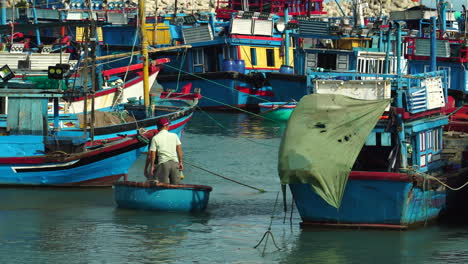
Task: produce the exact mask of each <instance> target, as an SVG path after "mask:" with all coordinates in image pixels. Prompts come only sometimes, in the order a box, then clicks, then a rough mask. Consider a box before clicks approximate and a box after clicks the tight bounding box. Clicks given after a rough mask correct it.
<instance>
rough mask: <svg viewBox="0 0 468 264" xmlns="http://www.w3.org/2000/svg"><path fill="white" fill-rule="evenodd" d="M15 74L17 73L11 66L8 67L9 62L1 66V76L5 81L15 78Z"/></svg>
mask: <svg viewBox="0 0 468 264" xmlns="http://www.w3.org/2000/svg"><path fill="white" fill-rule="evenodd" d="M14 76H15V74H14V73H13V71H12V70H11V69H10V67H8V65H7V64H5V65H3V67H1V68H0V78H2V80H3V81H4V82H8V80H10V79H11V78H13V77H14Z"/></svg>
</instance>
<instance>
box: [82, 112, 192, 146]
mask: <svg viewBox="0 0 468 264" xmlns="http://www.w3.org/2000/svg"><path fill="white" fill-rule="evenodd" d="M191 118H192V116H189V117H188V118H187V119H185V120H183V121H182V122H179V123H177V124H175V125H171V126H169V131H170V130H174V129H177V128H179V127H181V126H183V125H185V124H187V122H188V121H189V120H190V119H191ZM147 132H152V133H154V135H156V134H157V133H158V130H157V129H150V130H148V131H147ZM134 135H136V134H130V135H128V134H127V136H126V137H113V138H106V139H102V140H95V141H94V144H95V145H99V144H100V143H101V142H102V141H115V140H120V139H124V138H127V137H131V136H134ZM90 143H91V142H89V141H88V142H87V143H86V146H91V144H90Z"/></svg>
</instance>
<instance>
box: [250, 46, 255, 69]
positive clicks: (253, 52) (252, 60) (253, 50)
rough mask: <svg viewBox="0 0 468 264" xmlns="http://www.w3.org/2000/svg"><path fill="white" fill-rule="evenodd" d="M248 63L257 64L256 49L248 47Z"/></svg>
mask: <svg viewBox="0 0 468 264" xmlns="http://www.w3.org/2000/svg"><path fill="white" fill-rule="evenodd" d="M250 63H251V64H252V65H257V49H256V48H250Z"/></svg>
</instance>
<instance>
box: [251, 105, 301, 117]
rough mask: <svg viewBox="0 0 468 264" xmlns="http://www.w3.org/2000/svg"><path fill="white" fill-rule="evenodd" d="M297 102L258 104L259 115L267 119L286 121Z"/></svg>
mask: <svg viewBox="0 0 468 264" xmlns="http://www.w3.org/2000/svg"><path fill="white" fill-rule="evenodd" d="M296 104H297V102H269V103H260V104H258V106H259V107H260V114H261V115H262V116H264V117H266V118H268V119H273V120H278V121H287V120H288V119H289V117H290V116H291V114H292V112H293V111H294V108H296Z"/></svg>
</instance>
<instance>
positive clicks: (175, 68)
mask: <svg viewBox="0 0 468 264" xmlns="http://www.w3.org/2000/svg"><path fill="white" fill-rule="evenodd" d="M164 67H169V68H172V69H174V70H178V71H179V72H182V73H185V74H188V75H190V76H194V77H197V78H198V79H201V80H204V81H207V82H210V83H213V84H216V85H219V86H221V87H224V88H226V89H229V90H234V91H237V92H239V91H238V90H236V89H233V88H232V87H229V86H227V85H224V84H222V83H219V82H215V81H212V80H210V79H207V78H203V77H201V76H198V75H197V74H193V73H190V72H186V71H183V70H182V69H180V68H177V67H174V66H171V65H169V64H167V63H166V64H164ZM239 93H240V92H239ZM247 96H250V97H254V98H257V99H259V100H262V101H264V102H270V101H269V100H267V99H265V98H261V97H259V96H256V95H252V94H247Z"/></svg>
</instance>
